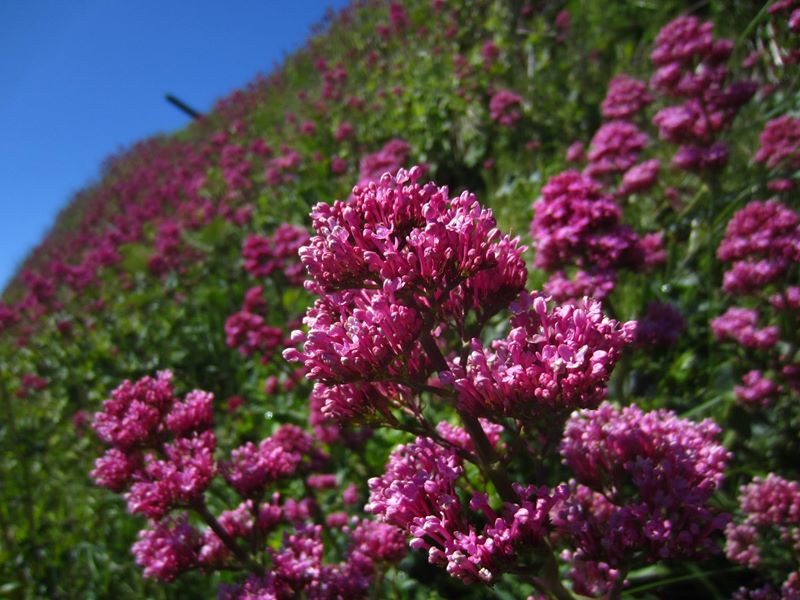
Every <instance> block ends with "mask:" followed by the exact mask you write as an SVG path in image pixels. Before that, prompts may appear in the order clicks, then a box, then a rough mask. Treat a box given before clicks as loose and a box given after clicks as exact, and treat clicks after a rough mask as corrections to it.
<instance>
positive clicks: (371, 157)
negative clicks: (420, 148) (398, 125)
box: [358, 138, 411, 187]
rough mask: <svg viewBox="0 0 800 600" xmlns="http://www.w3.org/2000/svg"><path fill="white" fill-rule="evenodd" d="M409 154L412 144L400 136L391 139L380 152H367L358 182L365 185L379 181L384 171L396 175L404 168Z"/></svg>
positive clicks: (361, 185)
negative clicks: (399, 137)
mask: <svg viewBox="0 0 800 600" xmlns="http://www.w3.org/2000/svg"><path fill="white" fill-rule="evenodd" d="M409 156H411V146H410V145H409V143H408V142H406V141H405V140H401V139H398V138H395V139H392V140H389V141H388V142H386V144H384V146H383V148H381V149H380V150H379V151H378V152H375V153H374V154H367V155H366V156H364V157H363V158H362V159H361V165H360V167H359V174H358V184H359V187H365V186H366V185H367V184H368V183H369V182H370V181H378V180H380V178H381V175H383V174H384V173H391V174H392V175H396V174H397V171H399V170H400V169H401V168H403V167H404V166H405V165H406V163H407V161H408V158H409Z"/></svg>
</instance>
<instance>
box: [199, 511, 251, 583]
mask: <svg viewBox="0 0 800 600" xmlns="http://www.w3.org/2000/svg"><path fill="white" fill-rule="evenodd" d="M191 507H192V509H193V510H194V511H195V512H196V513H197V514H198V515H200V518H201V519H203V522H204V523H205V524H206V525H208V526H209V527H211V529H212V531H213V532H214V533H216V534H217V537H218V538H219V539H220V540H222V543H223V544H225V546H226V547H227V548H228V550H230V551H231V552H232V553H233V555H234V556H235V557H236V558H237V559H238V560H239V562H240V563H242V565H243V566H244V567H246V568H247V570H248V571H250V572H251V573H254V574H257V575H260V574H261V573H262V571H263V569H262V568H261V566H260V565H259V564H258V563H257V562H255V561H254V560H253V559H252V558H251V557H250V556H249V555H248V554H247V552H245V551H244V550H243V549H242V547H241V546H239V544H237V543H236V540H234V539H233V538H232V537H231V536H230V534H228V532H227V531H225V528H224V527H223V526H222V525H221V524H220V522H219V521H217V518H216V517H215V516H214V515H212V514H211V511H209V510H208V507H207V506H206V503H205V500H203V499H202V498H200V499H199V500H196V501H195V502H193V503H192V505H191Z"/></svg>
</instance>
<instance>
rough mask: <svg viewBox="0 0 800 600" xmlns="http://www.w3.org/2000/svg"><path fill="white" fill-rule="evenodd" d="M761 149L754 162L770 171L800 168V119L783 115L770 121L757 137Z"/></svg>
mask: <svg viewBox="0 0 800 600" xmlns="http://www.w3.org/2000/svg"><path fill="white" fill-rule="evenodd" d="M759 141H760V142H761V147H760V148H759V149H758V152H756V155H755V160H756V161H758V162H763V163H766V165H767V167H769V168H770V169H775V168H777V167H785V168H787V169H798V168H800V119H796V118H794V117H791V116H789V115H783V116H781V117H776V118H775V119H772V120H770V121H769V122H768V123H767V124H766V125H765V126H764V131H762V132H761V135H760V136H759Z"/></svg>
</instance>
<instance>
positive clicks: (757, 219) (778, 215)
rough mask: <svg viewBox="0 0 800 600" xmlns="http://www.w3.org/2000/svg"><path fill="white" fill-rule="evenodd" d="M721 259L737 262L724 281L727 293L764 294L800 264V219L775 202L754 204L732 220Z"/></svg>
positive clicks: (723, 244) (718, 255)
mask: <svg viewBox="0 0 800 600" xmlns="http://www.w3.org/2000/svg"><path fill="white" fill-rule="evenodd" d="M717 257H718V258H719V259H720V260H724V261H733V267H732V268H731V269H730V270H729V271H727V272H726V273H725V276H724V280H723V289H724V290H725V291H726V292H727V293H729V294H736V295H741V294H748V293H753V292H755V291H760V290H762V289H763V288H764V287H765V286H767V285H769V284H771V283H775V282H777V281H779V280H780V279H781V278H782V277H783V276H784V275H785V273H786V272H787V270H788V269H789V268H790V266H791V265H792V264H796V263H799V262H800V215H798V213H797V212H795V211H793V210H791V209H790V208H788V207H787V206H786V205H784V204H782V203H780V202H776V201H774V200H767V201H766V202H750V203H749V204H748V205H747V206H745V207H744V208H742V209H741V210H739V211H737V212H736V214H734V215H733V217H732V218H731V220H730V222H729V223H728V227H727V229H726V231H725V237H724V238H723V240H722V242H721V243H720V245H719V248H718V249H717Z"/></svg>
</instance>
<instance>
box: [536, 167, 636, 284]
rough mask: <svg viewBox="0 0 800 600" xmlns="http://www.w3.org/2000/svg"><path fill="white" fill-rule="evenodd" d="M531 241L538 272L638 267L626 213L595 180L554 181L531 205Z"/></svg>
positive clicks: (568, 175) (569, 174)
mask: <svg viewBox="0 0 800 600" xmlns="http://www.w3.org/2000/svg"><path fill="white" fill-rule="evenodd" d="M533 210H534V213H535V214H534V218H533V221H532V222H531V237H532V238H533V240H534V241H535V244H536V261H535V264H536V266H538V267H540V268H543V269H546V270H548V271H552V270H556V269H558V268H560V267H563V266H566V265H569V264H571V263H574V264H577V265H578V266H579V267H583V268H586V267H595V268H597V267H599V268H601V269H606V268H619V267H623V266H628V267H634V268H636V267H639V266H641V264H642V261H643V254H642V249H641V247H640V245H639V239H638V237H637V236H636V234H635V233H634V232H633V231H632V230H631V229H630V228H628V227H626V226H625V225H622V224H621V223H620V219H621V216H622V211H621V210H620V208H619V206H618V205H617V204H616V203H615V202H614V201H613V199H612V198H610V197H609V196H606V195H604V194H603V193H602V191H601V189H600V186H599V185H598V184H597V183H596V182H595V181H594V180H592V179H591V178H589V177H587V176H586V175H582V174H581V173H579V172H577V171H565V172H563V173H560V174H558V175H555V176H553V177H551V178H550V180H549V181H548V182H547V183H546V184H545V186H544V187H543V188H542V193H541V196H540V198H539V199H538V200H537V201H536V202H535V203H534V205H533Z"/></svg>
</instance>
